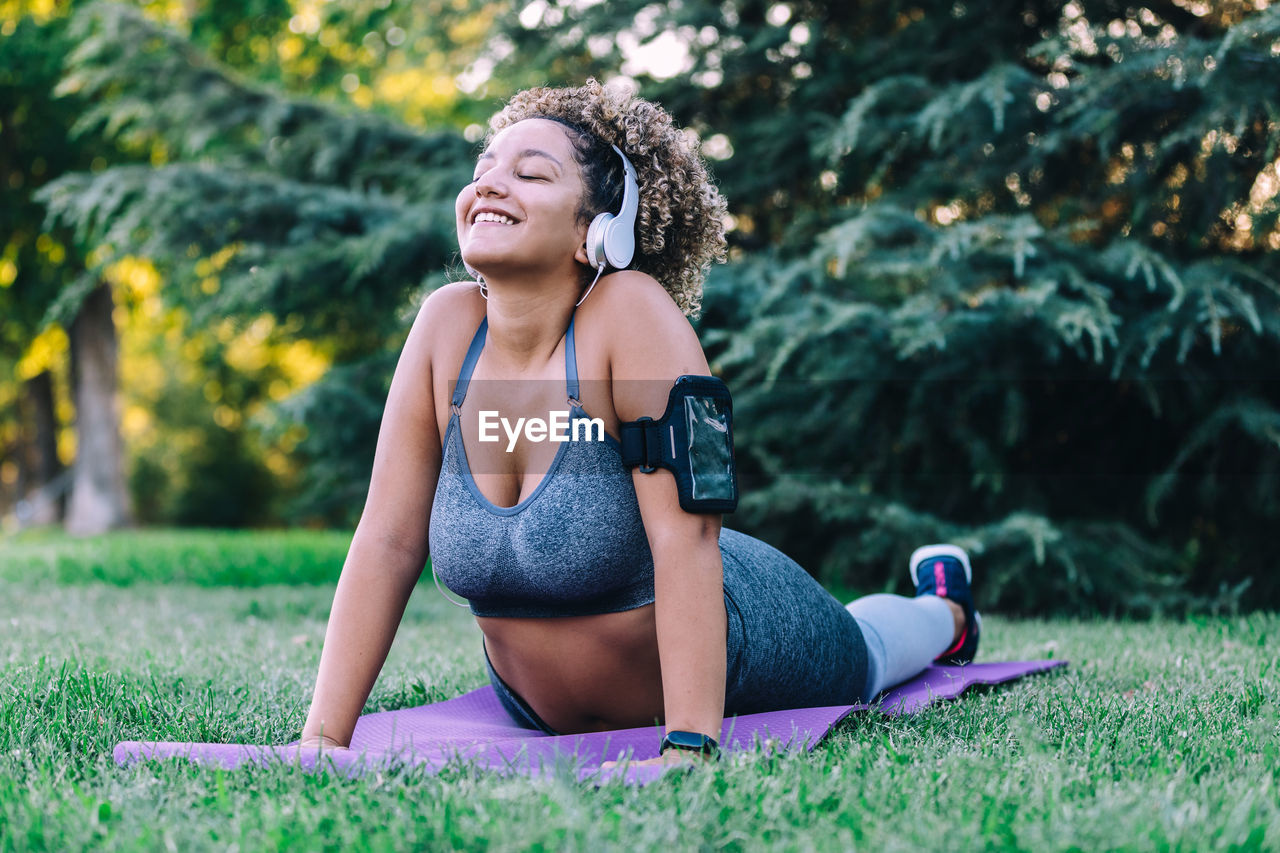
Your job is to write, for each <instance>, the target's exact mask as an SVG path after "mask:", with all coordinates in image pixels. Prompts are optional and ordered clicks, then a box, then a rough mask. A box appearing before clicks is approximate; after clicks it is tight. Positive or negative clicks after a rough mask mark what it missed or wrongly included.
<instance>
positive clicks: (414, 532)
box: [302, 291, 453, 746]
mask: <svg viewBox="0 0 1280 853" xmlns="http://www.w3.org/2000/svg"><path fill="white" fill-rule="evenodd" d="M452 298H453V297H451V296H449V295H446V294H442V293H441V292H440V291H437V293H435V294H433V295H432V296H431V298H429V299H428V300H427V301H426V303H425V304H424V305H423V307H422V310H421V311H419V313H418V317H417V319H416V320H415V321H414V324H413V328H412V330H410V332H409V337H408V339H407V340H406V341H405V345H404V349H403V350H402V352H401V353H400V360H399V363H398V364H397V365H396V371H395V377H394V378H393V379H392V381H391V389H390V392H389V393H388V395H387V405H386V409H385V410H384V412H383V416H382V425H381V427H380V429H379V431H378V446H377V451H376V453H375V455H374V461H373V474H372V477H371V479H370V483H369V495H368V498H367V499H366V501H365V506H364V512H363V513H362V514H361V517H360V523H359V525H358V526H357V527H356V532H355V536H354V538H353V539H352V541H351V548H350V550H349V551H348V552H347V559H346V562H345V563H344V564H343V567H342V576H341V577H340V578H339V580H338V587H337V590H336V592H335V593H334V597H333V608H332V610H331V611H330V613H329V625H328V628H327V629H326V631H325V638H324V649H323V651H322V652H321V654H320V670H319V673H318V674H317V676H316V686H315V693H314V695H313V697H312V700H311V710H310V712H309V713H308V714H307V722H306V725H305V726H303V729H302V739H303V744H304V745H315V744H319V743H323V744H324V745H326V746H335V745H336V746H346V745H347V744H349V743H350V742H351V733H352V731H353V730H354V728H355V724H356V719H357V718H358V717H359V716H360V711H361V710H362V709H363V708H364V703H365V700H366V699H367V698H368V697H369V691H370V690H371V689H372V688H373V683H374V681H375V680H376V679H377V677H378V673H379V671H380V670H381V669H382V664H383V663H384V662H385V661H386V657H387V652H388V651H389V650H390V648H391V641H392V640H393V639H394V638H395V634H396V629H397V628H398V627H399V625H400V619H401V618H402V617H403V616H404V608H405V605H406V603H407V602H408V600H409V594H410V592H412V590H413V586H414V584H415V583H416V582H417V580H418V577H419V575H421V573H422V568H423V566H424V565H425V563H426V560H427V553H428V552H427V525H428V521H429V518H430V514H431V503H432V500H433V499H434V497H435V486H436V480H437V478H438V477H439V473H440V438H439V426H438V424H437V421H436V416H435V411H436V407H435V402H434V398H433V391H432V380H431V351H430V346H431V342H432V340H433V339H434V338H435V337H436V334H435V332H436V331H437V330H436V329H434V328H433V326H434V325H437V324H438V322H439V317H440V315H441V314H444V313H446V312H445V311H443V310H442V308H441V305H440V303H442V302H448V301H450V299H452ZM322 738H323V740H322Z"/></svg>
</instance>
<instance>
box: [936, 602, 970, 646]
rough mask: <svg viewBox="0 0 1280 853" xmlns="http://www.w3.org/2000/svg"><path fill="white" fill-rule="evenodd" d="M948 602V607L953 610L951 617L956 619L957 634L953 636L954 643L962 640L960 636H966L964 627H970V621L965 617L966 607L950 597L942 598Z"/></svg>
mask: <svg viewBox="0 0 1280 853" xmlns="http://www.w3.org/2000/svg"><path fill="white" fill-rule="evenodd" d="M942 600H943V601H944V602H946V604H947V609H948V610H950V611H951V618H952V620H954V621H955V626H956V627H955V634H954V635H952V637H951V643H952V645H954V644H956V643H958V642H960V638H961V637H963V636H964V629H965V628H967V627H968V622H967V620H966V619H965V618H964V608H963V607H961V606H960V605H959V604H956V603H955V602H954V601H952V600H951V599H949V598H943V599H942Z"/></svg>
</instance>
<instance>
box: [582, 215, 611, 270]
mask: <svg viewBox="0 0 1280 853" xmlns="http://www.w3.org/2000/svg"><path fill="white" fill-rule="evenodd" d="M612 221H613V214H612V213H601V214H597V215H596V218H595V219H593V220H591V225H589V226H588V227H587V263H589V264H591V268H592V269H593V270H598V269H600V268H601V267H602V266H604V265H605V264H607V263H608V257H607V256H606V248H605V244H606V242H608V239H609V230H610V229H609V223H610V222H612Z"/></svg>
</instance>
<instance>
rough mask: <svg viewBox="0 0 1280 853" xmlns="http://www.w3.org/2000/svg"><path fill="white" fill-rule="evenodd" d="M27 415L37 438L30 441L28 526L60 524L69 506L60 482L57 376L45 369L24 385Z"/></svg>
mask: <svg viewBox="0 0 1280 853" xmlns="http://www.w3.org/2000/svg"><path fill="white" fill-rule="evenodd" d="M22 393H23V396H24V397H26V406H25V407H24V408H25V409H26V412H27V415H28V416H29V417H30V419H31V421H30V422H31V424H32V426H33V429H34V435H32V437H31V440H30V453H29V460H28V461H29V466H30V475H29V484H28V489H25V490H24V492H25V497H26V500H27V501H28V502H29V504H28V509H27V517H26V518H25V519H23V523H24V524H57V523H58V522H60V521H62V513H63V510H64V508H65V507H66V501H65V500H64V499H63V496H62V492H63V489H62V488H60V487H59V484H58V482H57V480H58V475H59V474H61V473H62V462H61V461H59V459H58V419H57V416H56V415H55V414H54V408H53V374H52V373H50V372H49V371H47V370H45V371H42V372H40V373H38V374H37V375H35V376H33V377H32V378H31V379H28V380H27V381H26V382H24V383H22Z"/></svg>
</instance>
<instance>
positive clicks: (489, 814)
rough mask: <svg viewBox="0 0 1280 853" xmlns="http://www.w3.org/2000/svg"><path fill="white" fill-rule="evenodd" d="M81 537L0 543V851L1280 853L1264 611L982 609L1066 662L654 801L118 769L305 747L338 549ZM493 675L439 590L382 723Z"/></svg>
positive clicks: (864, 725) (423, 777)
mask: <svg viewBox="0 0 1280 853" xmlns="http://www.w3.org/2000/svg"><path fill="white" fill-rule="evenodd" d="M92 542H93V540H89V541H87V542H67V541H65V540H61V539H60V538H59V537H56V536H52V535H45V536H42V537H37V538H34V539H33V538H27V539H24V540H19V541H17V542H12V541H0V567H2V568H0V637H2V638H3V639H0V850H75V849H82V848H92V849H106V850H116V849H124V850H136V849H144V850H150V849H176V850H183V851H185V850H205V849H209V850H227V849H233V848H238V849H240V850H275V849H285V850H290V849H292V850H308V851H309V850H323V849H333V850H338V849H352V848H354V849H375V850H382V849H387V850H399V849H421V848H430V849H435V848H451V847H458V848H465V849H479V850H517V849H519V850H523V849H557V850H559V849H571V850H591V851H594V850H610V849H612V850H626V851H631V850H666V849H675V850H686V849H720V848H729V849H763V848H771V849H773V848H776V849H786V850H793V849H794V850H807V849H821V850H845V849H852V848H866V849H875V850H882V849H888V850H916V849H940V850H967V849H974V848H996V849H1013V848H1022V849H1031V850H1037V851H1039V850H1095V849H1126V850H1267V849H1270V850H1274V849H1278V848H1280V673H1278V672H1277V664H1276V650H1277V648H1280V617H1278V616H1276V615H1267V614H1255V615H1251V616H1246V617H1232V618H1213V619H1209V618H1202V619H1194V620H1191V621H1188V622H1178V621H1155V622H1142V623H1137V622H1111V621H1101V620H1098V621H1070V620H1053V621H1031V620H1009V619H1001V618H999V617H997V616H991V617H989V618H988V619H987V620H986V621H985V622H984V627H985V628H986V635H985V637H984V641H983V642H984V648H983V652H984V654H983V657H985V658H986V659H988V660H996V659H1014V658H1040V657H1045V656H1047V655H1050V654H1052V655H1053V656H1054V657H1059V658H1066V659H1069V660H1070V661H1071V666H1070V668H1069V669H1068V670H1067V671H1066V672H1064V673H1059V674H1054V675H1047V676H1041V677H1036V678H1031V679H1028V680H1025V681H1023V682H1021V683H1018V684H1014V685H1010V686H1007V687H1005V688H1000V689H995V690H989V691H986V692H982V693H978V694H974V695H970V696H968V697H967V698H965V699H963V700H962V701H960V702H956V703H951V704H945V705H941V706H938V707H935V708H931V709H929V710H927V711H925V712H924V713H921V714H918V715H916V716H913V717H908V718H903V719H886V718H883V717H880V716H877V715H862V716H857V717H855V718H853V719H850V720H849V721H847V722H846V723H845V724H843V725H842V726H841V727H840V728H839V729H838V730H837V731H836V732H835V734H834V735H833V736H832V737H831V738H830V739H829V740H828V741H827V742H826V743H824V744H823V745H822V746H820V747H819V748H818V749H817V750H815V751H814V752H813V753H811V754H805V755H782V756H773V757H765V756H761V755H743V756H737V757H734V758H732V759H730V760H727V761H725V762H723V763H722V764H721V765H719V766H716V767H714V768H709V769H706V770H701V771H699V772H695V773H692V774H689V775H683V776H680V775H676V776H669V777H667V778H664V779H663V780H661V781H659V782H657V783H655V784H652V785H650V786H647V787H645V788H640V789H633V788H626V787H623V786H620V785H607V786H605V787H603V788H601V789H598V790H597V789H593V788H591V787H588V786H586V785H582V784H579V783H577V782H576V781H574V780H573V779H572V778H571V777H569V776H567V775H565V776H554V777H551V778H548V779H544V780H540V781H531V780H528V779H523V778H503V777H501V776H498V775H495V774H491V773H485V772H482V771H478V770H476V769H474V768H471V767H467V766H463V765H460V766H456V767H451V768H449V769H447V770H446V771H445V772H443V773H441V774H440V775H438V776H431V775H427V774H425V773H423V772H421V771H417V770H412V769H405V770H392V771H389V772H388V771H384V772H380V773H375V774H370V775H369V776H366V777H363V778H359V779H350V780H344V779H339V778H335V777H334V776H332V775H324V774H321V775H314V776H313V775H307V774H304V773H301V772H297V771H292V770H289V769H287V768H283V767H271V768H258V769H245V770H237V771H229V772H228V771H217V770H210V769H200V768H196V767H192V766H189V765H184V764H181V763H163V764H143V765H138V766H135V767H131V768H127V769H122V768H118V767H116V766H115V765H114V763H113V762H112V760H111V749H112V747H113V746H114V744H115V743H116V742H118V741H120V740H128V739H173V740H213V741H251V742H283V741H285V740H288V739H290V738H292V737H293V736H295V735H296V734H297V732H298V730H299V729H300V727H301V725H302V721H303V718H304V716H305V713H306V706H307V702H308V700H309V694H310V687H311V682H312V679H313V677H314V673H315V665H316V661H317V657H318V654H319V649H320V642H321V639H322V636H323V630H324V620H325V618H326V615H327V612H328V606H329V601H330V598H331V595H332V589H331V585H330V582H327V581H326V582H325V583H315V584H304V583H299V582H298V579H299V578H323V579H328V578H331V577H332V576H333V574H334V573H336V571H337V566H336V565H333V564H330V561H331V560H332V561H335V562H336V563H337V564H340V562H341V557H342V555H341V553H340V552H341V548H337V545H344V544H345V538H344V537H334V536H330V535H328V534H312V533H297V534H288V535H281V534H274V533H271V534H266V533H245V534H225V533H222V534H219V533H198V534H197V533H189V532H187V531H175V532H166V533H159V534H140V533H134V534H124V535H119V536H113V537H107V538H105V539H102V540H97V542H98V544H99V545H100V547H98V546H95V545H93V544H91V543H92ZM326 554H328V555H330V556H325V555H326ZM41 555H43V556H41ZM176 555H181V557H180V558H181V562H182V568H181V571H180V572H178V573H176V574H175V572H174V571H173V566H172V564H173V562H174V560H175V559H176ZM335 555H336V556H335ZM41 560H43V561H44V562H43V563H41V562H40V561H41ZM222 560H229V561H232V562H234V563H235V565H236V568H234V569H228V570H226V571H224V570H223V569H222V568H221V567H220V561H222ZM273 560H279V561H281V563H282V564H284V566H285V568H282V569H279V570H277V569H276V568H275V567H274V565H273V563H272V561H273ZM117 561H119V562H120V565H117ZM40 566H44V567H45V568H44V569H43V570H40V568H39V567H40ZM15 567H16V568H15ZM130 567H136V568H137V572H136V577H133V578H131V577H130V575H129V572H130V571H131V569H130ZM250 569H252V571H251V572H250ZM246 572H248V573H249V574H252V577H253V580H252V581H250V582H249V583H251V584H252V585H250V586H247V587H244V586H238V585H236V584H243V583H245V582H244V581H240V580H236V578H239V577H241V576H242V575H243V574H244V573H246ZM312 572H314V574H310V573H312ZM175 576H176V577H181V578H182V581H181V582H177V581H169V579H170V578H173V577H175ZM103 579H109V582H103ZM286 579H287V580H289V581H290V584H289V585H285V584H282V583H280V581H282V580H286ZM157 580H164V581H165V582H164V583H156V582H154V581H157ZM131 581H136V582H131ZM484 682H485V678H484V673H483V666H482V659H481V656H480V638H479V633H478V631H477V629H476V628H475V626H474V624H473V623H472V622H471V620H470V619H469V617H468V616H467V614H466V613H465V612H463V611H461V610H459V609H458V608H455V607H453V606H452V605H450V604H448V603H446V602H445V601H444V600H443V599H442V598H441V597H440V595H439V593H437V592H436V590H435V588H434V586H432V585H431V583H430V580H429V579H428V580H427V581H426V582H425V583H424V584H422V585H420V588H419V590H418V591H417V593H416V594H415V595H414V598H413V600H412V601H411V603H410V607H409V611H408V613H407V614H406V618H405V623H404V625H403V627H402V628H401V630H400V634H399V636H398V638H397V640H396V645H395V648H394V649H393V651H392V654H391V658H390V660H389V661H388V664H387V667H386V669H385V671H384V673H383V675H382V677H381V678H380V679H379V681H378V684H377V686H376V687H375V689H374V693H373V695H372V696H371V697H370V701H369V709H370V710H372V709H380V708H395V707H404V706H407V705H415V704H420V703H421V702H424V701H434V700H438V699H443V698H447V697H451V696H456V695H458V694H460V693H462V692H465V691H466V690H469V689H471V688H474V687H477V686H480V685H481V684H483V683H484Z"/></svg>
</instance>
